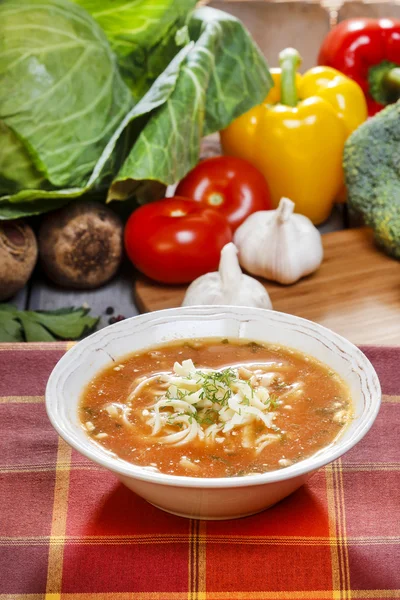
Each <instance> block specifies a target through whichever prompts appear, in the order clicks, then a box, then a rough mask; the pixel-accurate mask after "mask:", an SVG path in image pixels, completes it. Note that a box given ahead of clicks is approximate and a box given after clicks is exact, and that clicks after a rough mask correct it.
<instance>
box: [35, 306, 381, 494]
mask: <svg viewBox="0 0 400 600" xmlns="http://www.w3.org/2000/svg"><path fill="white" fill-rule="evenodd" d="M191 311H194V314H192V316H193V317H196V316H200V315H202V316H207V311H208V312H209V313H210V312H211V313H215V312H216V311H220V312H228V313H229V312H230V313H231V314H232V313H235V314H236V315H239V316H240V314H241V312H242V311H246V312H251V313H252V314H254V315H259V316H261V315H265V314H267V315H268V314H273V315H274V316H278V317H279V316H282V317H284V319H285V320H286V322H288V323H290V324H303V325H305V326H306V327H310V325H312V327H313V328H316V329H317V332H318V333H321V334H323V333H328V334H329V336H333V337H334V338H335V339H336V341H338V342H340V343H341V344H344V346H347V348H348V350H351V351H352V354H353V355H356V356H357V357H358V358H359V359H360V360H361V361H362V363H363V364H364V366H365V367H366V368H367V370H368V371H369V376H370V377H372V378H373V379H374V384H375V386H376V394H375V395H374V397H373V398H372V402H371V407H370V409H369V411H368V412H367V414H366V415H364V417H363V418H361V419H360V423H361V424H362V425H361V426H360V427H359V430H358V432H357V434H356V435H354V436H352V437H351V438H350V439H348V440H347V441H345V442H341V438H340V437H339V438H338V439H337V440H335V441H334V442H332V443H331V444H329V445H328V446H325V447H323V448H322V449H321V450H319V451H318V452H316V453H315V454H313V455H311V456H310V457H308V458H306V459H304V460H301V461H299V462H298V463H294V464H293V465H291V466H289V467H285V468H282V469H278V470H275V471H267V472H265V473H257V474H254V475H244V476H234V477H190V476H186V475H171V474H167V473H158V472H154V471H150V470H147V469H146V467H142V466H139V465H134V464H133V463H129V462H127V461H124V460H123V459H120V458H119V457H115V456H112V455H111V453H108V452H107V450H105V449H103V448H102V447H101V446H100V445H96V444H94V443H92V441H91V440H90V438H89V437H87V440H86V442H85V444H83V443H81V442H80V441H79V440H76V439H74V438H73V437H72V436H70V434H69V432H68V431H65V429H64V427H63V426H62V424H60V423H59V422H58V420H57V418H56V417H55V415H54V413H53V398H55V397H56V396H57V385H56V384H57V380H58V378H59V377H60V376H61V374H62V373H63V372H64V369H65V368H66V367H68V363H69V361H70V359H71V357H72V356H73V355H75V353H77V352H79V351H80V350H81V349H82V350H84V349H85V347H87V346H89V345H90V344H91V343H92V342H93V340H95V339H96V338H101V337H102V336H103V335H104V331H105V330H107V331H108V332H110V331H113V332H114V333H115V335H118V332H120V331H122V330H123V329H124V328H125V327H126V325H127V323H132V321H135V322H138V321H140V320H142V321H144V320H146V319H149V316H150V319H151V317H152V316H154V318H155V319H158V318H160V317H169V316H170V317H171V318H174V319H175V320H176V319H177V318H178V319H179V315H182V316H187V315H188V314H190V313H191ZM204 313H206V314H204ZM222 316H223V315H221V318H222ZM225 316H226V315H225ZM206 337H211V336H206ZM182 339H183V338H182ZM185 339H186V338H185ZM165 343H168V342H165ZM285 346H286V344H285ZM147 347H149V348H150V346H146V347H145V346H143V348H142V349H141V350H140V351H142V350H146V348H147ZM152 347H153V346H152ZM287 347H290V346H287ZM99 370H100V369H99ZM381 396H382V392H381V386H380V382H379V379H378V376H377V373H376V371H375V369H374V367H373V365H372V364H371V362H370V360H369V359H368V358H367V357H366V355H365V354H364V353H363V352H362V351H361V350H360V349H359V348H358V347H357V346H356V345H355V344H353V343H352V342H350V341H349V340H347V339H346V338H344V337H343V336H341V335H339V334H338V333H336V332H334V331H332V330H331V329H329V328H327V327H325V326H324V325H320V324H319V323H315V322H314V321H310V320H309V319H304V318H303V317H298V316H295V315H291V314H289V313H283V312H279V311H275V310H270V309H262V308H254V307H243V306H229V305H198V306H190V307H189V306H188V307H177V308H167V309H163V310H158V311H152V312H151V313H142V314H139V315H135V316H133V317H130V318H129V319H125V320H124V321H120V322H118V323H115V324H113V325H109V326H108V327H105V328H102V329H100V330H99V331H96V332H95V333H93V334H91V335H90V336H88V337H86V338H84V339H83V340H81V341H80V342H78V343H77V344H75V345H74V346H73V347H72V348H71V349H69V350H68V351H67V352H66V353H65V354H64V355H63V356H62V357H61V358H60V360H59V361H58V362H57V364H56V365H55V367H54V368H53V370H52V372H51V374H50V377H49V379H48V381H47V385H46V392H45V404H46V412H47V416H48V418H49V420H50V422H51V424H52V426H53V427H54V429H55V430H56V431H57V433H58V434H59V435H60V437H61V438H62V439H63V440H64V441H66V442H67V443H68V444H69V445H70V446H71V447H72V448H74V449H75V450H77V451H78V452H79V453H80V454H82V455H84V456H85V457H86V458H89V459H90V460H92V461H93V462H95V463H96V464H99V465H101V466H102V467H104V468H106V469H107V470H109V471H112V472H113V473H115V474H117V475H120V476H122V477H127V478H131V479H137V480H141V481H145V482H149V483H152V484H160V485H166V486H169V487H186V488H199V489H206V488H207V489H212V488H238V487H252V486H257V485H265V484H269V483H275V482H280V481H286V480H289V479H293V478H296V477H299V476H304V475H307V474H311V473H312V472H314V471H316V470H317V469H320V468H321V467H323V466H325V465H327V464H329V463H331V462H333V461H334V460H336V459H337V458H339V457H340V456H342V455H343V454H345V453H346V452H347V451H348V450H350V449H351V448H352V447H353V446H355V445H356V444H357V443H358V442H359V441H360V440H361V439H362V438H363V437H364V436H365V435H366V433H367V432H368V431H369V430H370V428H371V427H372V425H373V423H374V421H375V419H376V417H377V415H378V412H379V409H380V405H381Z"/></svg>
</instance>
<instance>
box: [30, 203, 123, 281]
mask: <svg viewBox="0 0 400 600" xmlns="http://www.w3.org/2000/svg"><path fill="white" fill-rule="evenodd" d="M122 252H123V226H122V222H121V220H120V218H119V217H118V216H117V215H116V214H115V213H114V212H113V211H112V210H110V209H109V208H107V207H106V206H104V205H103V204H100V203H98V202H93V201H78V202H74V203H72V204H69V205H68V206H65V207H63V208H61V209H59V210H57V211H54V212H52V213H49V214H48V215H47V216H46V217H45V218H44V219H43V221H42V225H41V227H40V231H39V254H40V259H41V263H42V266H43V268H44V270H45V272H46V274H47V275H48V277H49V278H50V279H52V281H54V282H55V283H57V284H59V285H62V286H65V287H70V288H75V289H92V288H96V287H99V286H101V285H103V284H104V283H106V282H107V281H109V280H110V279H111V278H112V277H113V276H114V275H115V273H116V272H117V270H118V267H119V265H120V263H121V259H122Z"/></svg>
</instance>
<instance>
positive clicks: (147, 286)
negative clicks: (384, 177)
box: [136, 229, 400, 345]
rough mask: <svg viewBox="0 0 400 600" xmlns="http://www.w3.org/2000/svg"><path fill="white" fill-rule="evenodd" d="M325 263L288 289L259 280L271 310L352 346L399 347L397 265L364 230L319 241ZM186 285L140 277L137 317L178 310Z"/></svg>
mask: <svg viewBox="0 0 400 600" xmlns="http://www.w3.org/2000/svg"><path fill="white" fill-rule="evenodd" d="M323 244H324V261H323V263H322V265H321V267H320V269H319V270H318V271H317V272H316V273H314V274H313V275H311V276H309V277H306V278H304V279H302V280H300V281H299V282H298V283H296V284H294V285H291V286H282V285H279V284H276V283H272V282H266V281H262V280H260V281H262V283H263V284H264V285H265V287H266V289H267V290H268V292H269V295H270V297H271V301H272V305H273V307H274V309H275V310H279V311H282V312H286V313H290V314H293V315H297V316H300V317H304V318H306V319H310V320H312V321H316V322H317V323H321V324H322V325H325V326H326V327H329V328H330V329H332V330H333V331H336V332H337V333H339V334H341V335H343V336H344V337H346V338H348V339H349V340H350V341H352V342H353V343H355V344H358V345H361V344H385V345H396V344H399V342H400V277H399V276H400V268H399V263H398V262H397V261H395V260H393V259H391V258H389V257H388V256H386V255H385V254H383V252H381V251H379V250H377V249H376V248H375V245H374V243H373V237H372V233H371V232H370V231H369V230H367V229H348V230H344V231H338V232H334V233H328V234H326V235H324V236H323ZM185 289H186V287H185V286H161V285H157V284H154V283H153V282H152V281H150V280H149V279H147V278H145V277H142V276H140V277H139V278H138V279H137V282H136V302H137V305H138V307H139V309H140V310H141V312H145V311H150V310H160V309H163V308H171V307H174V306H180V304H181V303H182V300H183V297H184V294H185Z"/></svg>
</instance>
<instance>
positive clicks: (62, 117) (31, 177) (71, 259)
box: [0, 0, 400, 341]
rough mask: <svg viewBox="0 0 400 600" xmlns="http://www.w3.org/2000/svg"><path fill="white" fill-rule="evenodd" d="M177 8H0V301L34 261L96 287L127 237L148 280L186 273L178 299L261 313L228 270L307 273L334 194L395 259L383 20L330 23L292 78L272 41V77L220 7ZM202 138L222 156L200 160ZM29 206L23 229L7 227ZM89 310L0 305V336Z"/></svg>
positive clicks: (8, 0) (398, 116) (43, 333)
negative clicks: (216, 140)
mask: <svg viewBox="0 0 400 600" xmlns="http://www.w3.org/2000/svg"><path fill="white" fill-rule="evenodd" d="M194 4H195V2H194V0H187V1H185V2H181V3H178V4H177V3H176V2H174V1H173V0H163V2H161V0H156V1H150V0H139V1H138V2H135V3H133V4H132V3H130V2H128V0H114V1H113V3H112V4H110V3H109V2H107V1H106V0H76V1H74V2H72V1H71V2H70V1H68V0H3V2H2V3H0V24H1V28H2V35H1V36H0V301H1V300H5V299H7V298H9V297H10V296H12V295H13V294H15V293H16V292H17V291H18V290H19V289H21V288H22V287H23V286H24V285H25V283H26V282H27V280H28V279H29V277H30V275H31V273H32V270H33V268H34V266H35V263H36V260H37V257H38V255H39V260H40V263H41V265H42V268H43V271H44V272H45V273H46V274H47V275H48V277H49V278H50V279H51V280H52V281H53V282H55V283H56V284H58V285H61V286H64V287H68V288H77V289H90V288H95V287H98V286H100V285H102V284H104V283H105V282H106V281H108V280H109V279H110V278H112V277H113V276H114V275H115V273H116V272H117V270H118V268H119V266H120V263H121V261H122V259H123V246H124V245H125V250H126V253H127V255H128V257H129V259H130V260H131V262H132V263H133V265H134V266H135V267H136V268H137V269H138V270H140V271H141V272H142V273H144V274H145V275H147V276H148V277H150V278H151V279H154V280H155V281H158V282H161V283H168V284H185V283H191V282H193V283H192V285H191V286H190V287H189V289H188V292H187V295H186V297H185V300H184V304H186V305H190V304H193V303H200V304H201V303H208V304H218V303H221V302H223V303H224V304H246V305H256V306H262V307H270V306H271V303H270V299H269V296H268V293H267V292H266V290H265V289H264V287H263V286H262V285H261V284H260V283H259V282H258V281H256V280H254V279H252V278H251V277H250V276H249V275H245V274H244V273H242V271H241V268H240V267H242V268H244V269H246V271H247V272H248V273H249V274H250V275H255V276H257V277H263V278H265V279H268V280H272V281H277V282H279V283H282V284H293V283H295V282H296V281H298V280H299V279H300V278H301V277H304V276H307V275H309V274H311V273H312V272H314V271H315V270H316V269H318V267H319V265H320V264H321V261H322V258H323V250H322V243H321V237H320V234H319V232H318V231H317V229H316V228H315V227H314V225H315V224H319V223H321V222H323V221H324V220H326V219H327V218H328V217H329V214H330V212H331V210H332V206H333V204H334V203H335V202H337V201H343V199H344V198H345V196H346V194H347V197H348V203H349V207H350V209H351V210H352V211H357V212H358V213H359V214H361V215H362V216H363V218H364V221H365V223H366V224H367V225H369V226H371V227H372V228H373V229H374V231H375V236H376V240H377V242H378V244H379V245H380V246H381V247H382V248H383V249H384V250H385V251H386V252H387V253H388V254H390V255H392V256H394V257H395V258H398V259H400V194H399V192H398V187H399V186H398V183H399V173H400V167H399V164H400V163H399V156H400V154H399V152H398V148H397V146H398V142H399V140H400V125H399V124H400V101H399V102H397V103H396V104H395V102H396V100H397V99H398V98H399V97H400V22H397V21H394V20H390V19H385V20H369V19H356V20H351V21H347V22H342V23H341V24H339V25H338V26H337V27H336V28H333V29H332V30H331V32H330V33H329V34H328V36H327V38H326V40H325V41H324V43H323V45H322V47H321V51H320V55H319V62H320V66H318V67H314V68H312V69H310V70H309V71H307V72H306V73H305V74H303V75H300V74H299V73H298V72H297V70H298V68H299V66H300V64H301V57H300V55H299V53H298V52H297V51H296V50H295V49H293V48H286V49H285V50H283V51H282V52H281V53H280V56H279V63H280V68H275V69H272V70H271V74H270V72H269V70H268V67H267V64H266V62H265V60H264V58H263V56H262V55H261V54H260V51H259V50H258V48H257V47H256V45H255V44H254V42H253V41H252V39H251V37H250V35H249V34H248V32H247V31H246V30H245V29H244V27H243V26H242V24H241V23H240V22H239V21H238V20H237V19H235V18H233V17H231V16H230V15H227V14H225V13H223V12H221V11H217V10H214V9H211V8H200V9H196V10H193V9H194ZM350 65H351V68H350ZM271 75H272V77H271ZM386 104H391V106H390V107H387V108H386V109H385V110H383V111H382V112H380V113H379V114H378V115H376V116H373V117H372V118H371V119H369V120H368V121H366V119H367V116H368V113H369V114H370V115H373V114H375V113H376V112H378V111H379V110H380V109H381V108H383V106H384V105H386ZM367 109H368V110H367ZM216 131H220V134H221V144H222V149H223V151H224V153H225V155H226V156H218V157H213V158H208V159H206V160H202V161H200V162H198V161H199V153H200V142H201V139H202V137H203V136H205V135H207V134H209V133H212V132H216ZM344 183H346V189H345V186H344ZM169 184H178V186H177V188H176V190H175V196H174V197H173V198H163V199H161V198H162V196H163V195H164V193H165V189H166V186H167V185H169ZM72 200H74V201H73V202H71V201H72ZM106 201H108V202H111V208H110V207H106V206H105V204H104V203H105V202H106ZM121 201H125V202H123V203H122V202H121ZM64 205H68V206H64ZM138 205H142V206H139V207H138ZM122 206H123V207H124V209H123V210H121V207H122ZM112 209H114V210H112ZM115 209H116V210H115ZM273 209H275V210H273ZM294 210H295V211H296V214H294ZM116 212H118V213H119V216H118V215H117V214H116ZM41 213H49V214H46V215H45V216H44V217H41V219H40V222H39V224H37V223H35V222H34V229H35V232H34V231H33V230H32V229H31V227H30V226H29V225H28V224H26V223H24V222H22V221H20V220H18V219H19V217H22V216H26V217H28V216H31V215H36V214H41ZM298 213H300V214H298ZM128 217H129V218H128ZM126 219H127V222H126V224H125V226H124V221H125V220H126ZM32 221H35V219H32ZM35 233H36V234H37V235H35ZM232 241H233V242H234V244H235V245H234V244H233V243H232ZM218 265H219V271H218V272H216V270H217V268H218ZM118 318H119V317H118ZM118 318H117V320H118ZM96 322H97V320H96V319H93V318H91V317H89V316H87V314H86V312H85V309H66V311H65V312H63V311H62V312H61V313H54V314H50V313H44V312H38V313H34V312H32V311H23V312H20V311H17V309H15V308H14V307H12V306H11V307H10V306H9V307H7V306H6V305H0V341H6V340H7V339H8V340H11V339H14V340H15V339H16V340H34V339H40V340H50V339H56V338H65V337H69V338H71V339H72V338H76V337H79V336H81V335H85V334H86V333H87V332H88V331H90V330H91V329H92V328H93V327H94V326H95V324H96Z"/></svg>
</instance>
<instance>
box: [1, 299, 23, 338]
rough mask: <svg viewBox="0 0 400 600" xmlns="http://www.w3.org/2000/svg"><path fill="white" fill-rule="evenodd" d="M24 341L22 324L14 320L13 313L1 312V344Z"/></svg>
mask: <svg viewBox="0 0 400 600" xmlns="http://www.w3.org/2000/svg"><path fill="white" fill-rule="evenodd" d="M0 306H1V305H0ZM22 341H23V340H22V329H21V324H20V323H19V322H18V321H17V320H16V319H14V316H13V314H12V312H11V311H5V310H4V311H0V342H22Z"/></svg>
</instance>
